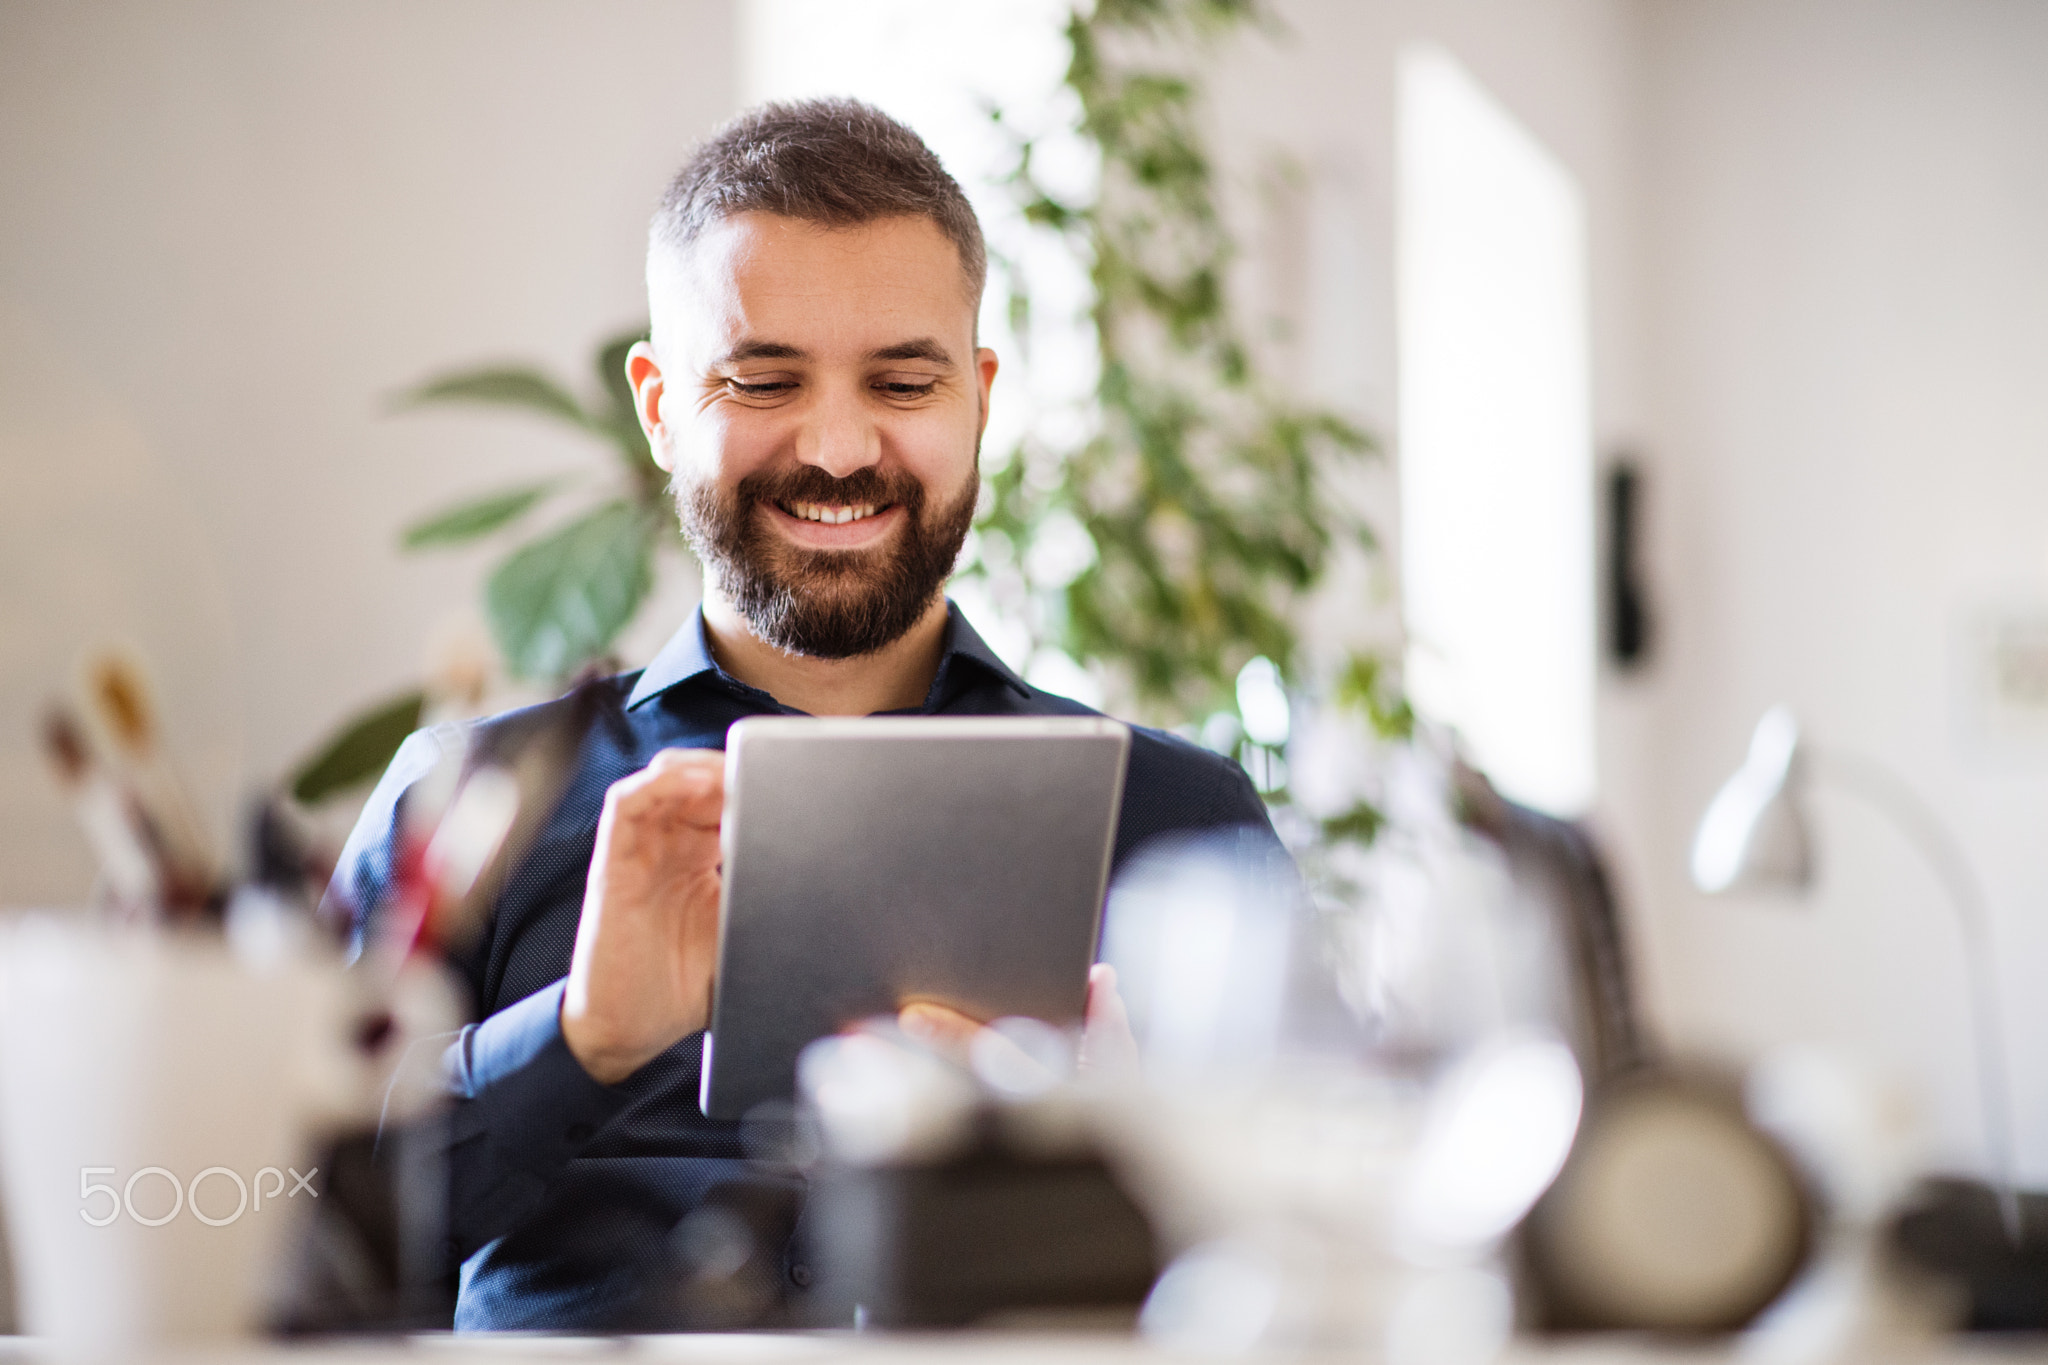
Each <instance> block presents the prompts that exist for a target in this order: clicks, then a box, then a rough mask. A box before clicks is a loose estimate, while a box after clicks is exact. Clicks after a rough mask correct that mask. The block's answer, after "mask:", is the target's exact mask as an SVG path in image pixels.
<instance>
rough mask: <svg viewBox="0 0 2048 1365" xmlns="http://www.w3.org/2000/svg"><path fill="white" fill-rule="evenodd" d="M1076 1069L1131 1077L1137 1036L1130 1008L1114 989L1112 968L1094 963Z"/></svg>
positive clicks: (1135, 1055) (1089, 971)
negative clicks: (1132, 1024) (1078, 1067)
mask: <svg viewBox="0 0 2048 1365" xmlns="http://www.w3.org/2000/svg"><path fill="white" fill-rule="evenodd" d="M1080 1069H1081V1070H1082V1071H1085V1072H1088V1073H1090V1074H1092V1075H1096V1076H1134V1075H1136V1074H1137V1072H1138V1039H1137V1037H1136V1035H1135V1034H1133V1033H1132V1032H1131V1015H1130V1011H1129V1010H1127V1009H1125V1008H1124V998H1123V996H1122V995H1121V994H1120V993H1119V992H1118V991H1117V988H1116V968H1114V967H1112V966H1110V965H1109V964H1108V963H1107V962H1098V963H1096V964H1095V965H1094V966H1093V967H1090V968H1089V969H1088V1012H1087V1022H1086V1024H1085V1025H1084V1026H1083V1028H1082V1031H1081V1057H1080Z"/></svg>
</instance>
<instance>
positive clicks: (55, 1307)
mask: <svg viewBox="0 0 2048 1365" xmlns="http://www.w3.org/2000/svg"><path fill="white" fill-rule="evenodd" d="M346 984H347V983H346V982H345V980H344V978H343V975H342V971H341V968H340V966H339V964H338V963H334V962H328V961H313V960H307V959H303V958H298V957H284V958H281V959H279V960H274V961H271V962H268V963H262V964H257V963H251V962H248V961H244V960H243V959H241V958H238V957H237V955H236V954H235V953H233V952H231V951H230V949H229V947H228V946H227V944H225V943H223V942H221V941H220V940H218V939H215V938H211V937H204V936H200V935H183V934H165V933H158V932H148V931H142V930H121V929H112V928H107V927H103V926H100V925H96V924H92V923H89V922H86V921H84V920H82V919H78V918H70V917H58V916H48V915H36V916H24V917H20V918H14V919H11V920H8V921H5V922H0V1177H4V1188H5V1194H6V1212H7V1224H8V1233H9V1241H10V1243H11V1247H12V1252H13V1259H14V1270H15V1283H16V1287H17V1294H18V1316H19V1318H20V1319H21V1323H22V1326H23V1328H24V1329H25V1330H27V1331H29V1332H31V1333H33V1334H35V1335H38V1336H42V1337H45V1338H48V1339H50V1340H51V1341H53V1342H55V1343H57V1344H58V1345H59V1346H61V1347H64V1348H68V1349H84V1350H88V1351H93V1350H121V1349H133V1348H136V1347H145V1346H151V1345H156V1344H162V1343H175V1342H191V1341H209V1340H214V1341H217V1340H222V1339H232V1338H235V1337H239V1336H246V1335H248V1334H251V1333H253V1332H255V1331H256V1330H258V1329H259V1328H260V1327H261V1325H262V1323H263V1320H264V1318H265V1315H266V1312H267V1309H268V1306H269V1303H270V1301H271V1298H272V1296H273V1295H274V1293H275V1292H276V1291H277V1290H278V1288H280V1285H279V1280H280V1277H281V1275H282V1274H283V1273H284V1270H283V1268H284V1267H285V1266H287V1265H288V1264H289V1260H290V1258H289V1255H288V1252H289V1249H290V1248H291V1247H292V1245H293V1242H294V1234H295V1232H296V1231H297V1229H298V1227H299V1225H300V1224H301V1222H302V1221H303V1220H304V1218H305V1217H306V1216H307V1215H308V1214H309V1212H310V1207H309V1206H311V1205H312V1203H313V1201H314V1200H315V1199H317V1198H318V1194H317V1190H318V1181H317V1174H316V1172H315V1171H314V1170H312V1169H311V1167H312V1165H313V1163H312V1162H311V1161H310V1160H309V1154H310V1153H312V1152H313V1151H314V1150H315V1147H314V1136H315V1130H316V1128H317V1127H318V1126H319V1125H320V1123H321V1122H322V1121H323V1120H325V1119H327V1118H330V1117H332V1116H335V1115H336V1114H337V1112H338V1111H339V1110H340V1109H341V1108H342V1107H343V1106H345V1105H346V1104H348V1102H349V1101H350V1099H351V1098H352V1095H351V1093H350V1092H351V1089H352V1087H353V1086H354V1084H355V1082H356V1078H355V1077H354V1076H353V1075H351V1073H350V1071H349V1067H350V1066H351V1061H352V1059H351V1057H350V1055H349V1050H348V1046H347V1041H346V1036H345V1021H346V1019H347V1017H348V1010H347V1001H348V996H347V992H346V989H345V987H346Z"/></svg>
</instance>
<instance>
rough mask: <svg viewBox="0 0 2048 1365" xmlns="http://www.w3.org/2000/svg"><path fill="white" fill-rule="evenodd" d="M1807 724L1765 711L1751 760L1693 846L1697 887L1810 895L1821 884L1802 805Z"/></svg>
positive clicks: (1712, 807)
mask: <svg viewBox="0 0 2048 1365" xmlns="http://www.w3.org/2000/svg"><path fill="white" fill-rule="evenodd" d="M1804 767H1805V765H1804V761H1803V755H1802V752H1801V747H1800V741H1799V722H1798V721H1797V720H1795V719H1794V718H1793V715H1792V712H1791V711H1790V710H1788V709H1787V708H1785V707H1783V706H1774V707H1772V708H1771V709H1770V710H1768V711H1766V712H1764V714H1763V718H1762V719H1761V720H1759V721H1758V722H1757V723H1756V733H1755V734H1754V735H1752V736H1751V737H1750V741H1749V757H1748V758H1747V759H1745V760H1744V761H1743V764H1742V766H1741V767H1740V768H1739V769H1737V770H1736V772H1735V775H1734V776H1733V777H1730V778H1729V779H1728V780H1727V781H1726V782H1725V783H1723V784H1722V785H1721V790H1720V791H1718V792H1716V793H1714V799H1713V801H1712V803H1711V804H1709V805H1708V806H1707V813H1706V814H1705V815H1703V816H1701V817H1700V827H1699V832H1698V833H1697V834H1695V835H1694V836H1693V842H1692V880H1693V885H1695V886H1697V887H1698V888H1699V889H1700V890H1702V891H1705V892H1709V893H1718V892H1722V891H1731V890H1735V889H1737V888H1739V887H1749V888H1764V887H1775V888H1779V889H1782V890H1788V891H1803V890H1805V889H1806V888H1807V886H1809V885H1810V884H1811V883H1812V881H1813V839H1812V836H1811V834H1810V833H1809V832H1808V829H1807V823H1806V815H1805V812H1804V811H1803V810H1802V809H1801V807H1800V804H1799V797H1800V794H1801V789H1802V787H1803V785H1804V778H1805V772H1804Z"/></svg>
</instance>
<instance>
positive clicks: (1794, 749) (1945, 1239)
mask: <svg viewBox="0 0 2048 1365" xmlns="http://www.w3.org/2000/svg"><path fill="white" fill-rule="evenodd" d="M1816 780H1818V781H1823V782H1825V783H1826V784H1827V785H1829V786H1831V787H1835V788H1839V789H1841V790H1845V791H1848V792H1850V793H1852V794H1854V795H1856V796H1860V797H1862V798H1863V800H1864V801H1865V802H1866V803H1868V804H1869V805H1870V806H1872V807H1873V808H1875V809H1876V810H1877V811H1878V813H1879V814H1881V815H1883V816H1884V817H1886V819H1887V820H1888V821H1889V822H1890V823H1891V824H1892V826H1893V827H1894V828H1895V829H1897V830H1898V831H1899V833H1900V834H1901V835H1902V836H1904V838H1905V839H1906V841H1907V842H1908V843H1910V844H1912V845H1913V847H1914V848H1915V849H1916V850H1918V851H1919V853H1920V854H1921V856H1922V857H1924V858H1925V859H1926V861H1927V864H1928V866H1929V868H1930V869H1931V870H1932V871H1933V873H1934V874H1935V876H1936V878H1937V879H1938V880H1939V881H1940V882H1941V885H1942V889H1943V890H1944V891H1945V892H1946V893H1947V895H1948V898H1949V901H1950V905H1951V908H1952V909H1953V910H1954V912H1955V915H1956V924H1957V927H1958V929H1959V931H1960V933H1961V937H1962V946H1963V953H1964V961H1965V964H1966V966H1967V969H1968V972H1969V985H1970V1022H1971V1026H1972V1030H1973V1041H1974V1043H1975V1046H1976V1057H1975V1062H1976V1069H1977V1088H1978V1097H1979V1101H1980V1103H1981V1105H1982V1114H1983V1127H1984V1144H1985V1147H1986V1149H1987V1151H1988V1153H1989V1156H1990V1166H1991V1173H1992V1187H1991V1189H1992V1197H1993V1200H1994V1203H1995V1206H1996V1207H1997V1209H1998V1212H1999V1230H2000V1240H2001V1242H2002V1246H2001V1247H2000V1248H1999V1249H1998V1250H1997V1251H1993V1250H1991V1249H1988V1248H1987V1249H1984V1250H1983V1251H1982V1254H1978V1253H1964V1252H1962V1251H1961V1250H1960V1249H1958V1250H1956V1251H1955V1252H1954V1253H1953V1254H1952V1255H1951V1256H1950V1258H1949V1263H1948V1264H1947V1265H1946V1266H1945V1267H1944V1268H1945V1269H1948V1270H1950V1271H1951V1272H1953V1273H1955V1274H1957V1275H1959V1276H1961V1277H1963V1278H1964V1279H1965V1280H1966V1281H1968V1282H1969V1283H1970V1285H1971V1293H1972V1297H1973V1299H1975V1298H1977V1297H1978V1296H1979V1293H1980V1290H1979V1287H1978V1285H1977V1284H1976V1282H1975V1281H1974V1279H1972V1277H1971V1270H1972V1268H1973V1267H1981V1266H1989V1265H1993V1264H1999V1265H2003V1264H2004V1262H2005V1261H2006V1260H2008V1259H2010V1258H2011V1257H2012V1256H2015V1255H2023V1253H2024V1250H2025V1247H2026V1232H2027V1229H2026V1227H2025V1225H2024V1221H2023V1219H2022V1216H2021V1207H2020V1193H2019V1188H2018V1175H2017V1168H2016V1165H2015V1160H2016V1158H2015V1153H2014V1136H2013V1120H2012V1098H2011V1083H2010V1076H2009V1074H2008V1072H2007V1055H2006V1042H2005V1033H2004V1022H2003V1019H2004V1015H2003V1011H2002V1009H2001V1008H2000V1001H1999V992H1998V973H1997V964H1996V958H1995V949H1994V945H1993V943H1992V938H1991V921H1990V913H1989V907H1988V905H1987V903H1986V900H1985V896H1984V892H1983V888H1982V886H1981V884H1980V883H1979V881H1978V879H1977V876H1976V873H1975V871H1974V869H1973V868H1972V867H1971V865H1970V862H1969V859H1968V858H1967V857H1965V856H1964V854H1963V852H1962V849H1961V846H1960V845H1959V844H1958V843H1957V841H1956V839H1955V836H1954V835H1953V834H1952V833H1950V831H1949V829H1948V827H1947V826H1946V825H1945V824H1943V823H1942V821H1941V819H1940V818H1939V817H1938V816H1937V815H1936V814H1935V813H1934V811H1933V810H1932V809H1931V808H1929V807H1928V806H1927V805H1926V804H1925V803H1924V802H1923V801H1921V800H1920V798H1919V797H1918V796H1917V795H1916V794H1915V793H1914V792H1913V790H1912V788H1911V787H1910V786H1909V785H1907V783H1905V782H1904V781H1903V780H1902V779H1900V778H1899V777H1897V776H1896V775H1895V774H1893V773H1891V772H1890V771H1888V770H1887V769H1885V768H1883V767H1882V766H1880V765H1878V764H1876V763H1873V762H1871V761H1870V760H1868V759H1864V758H1861V757H1858V756H1855V755H1849V754H1843V753H1839V752H1836V751H1833V750H1816V749H1815V748H1813V747H1812V746H1810V745H1809V744H1807V743H1806V742H1805V740H1804V738H1803V736H1802V735H1801V734H1800V731H1799V725H1798V722H1797V721H1796V720H1795V719H1794V718H1793V715H1792V713H1791V712H1790V711H1789V710H1788V709H1786V708H1784V707H1774V708H1772V709H1771V710H1770V711H1767V712H1765V714H1764V716H1763V718H1762V719H1761V720H1759V721H1758V722H1757V727H1756V732H1755V734H1754V736H1753V737H1752V738H1751V741H1750V748H1749V756H1748V758H1747V759H1746V760H1745V761H1744V763H1743V765H1742V767H1741V768H1739V769H1738V770H1737V771H1736V772H1735V774H1734V775H1733V776H1732V777H1730V778H1729V779H1728V781H1727V782H1726V783H1725V784H1724V785H1723V786H1722V787H1721V790H1720V791H1719V792H1717V793H1716V794H1715V796H1714V799H1713V801H1712V803H1711V804H1709V805H1708V807H1707V810H1706V813H1705V815H1703V816H1702V817H1701V819H1700V826H1699V832H1698V834H1697V835H1696V836H1695V838H1694V841H1693V848H1692V877H1693V882H1694V884H1695V885H1697V886H1698V887H1699V889H1700V890H1702V891H1705V892H1708V893H1709V894H1715V893H1722V892H1729V891H1736V890H1751V889H1777V890H1782V891H1789V892H1792V893H1794V894H1803V893H1804V892H1806V891H1807V890H1808V889H1809V888H1810V887H1811V886H1812V884H1813V879H1814V860H1813V845H1814V839H1813V835H1812V832H1811V822H1810V820H1809V818H1808V816H1807V814H1806V809H1805V802H1804V798H1805V796H1806V793H1807V790H1808V788H1809V786H1810V785H1811V784H1813V783H1814V782H1815V781H1816ZM1939 1202H1941V1203H1943V1204H1945V1205H1946V1206H1947V1207H1950V1208H1952V1209H1953V1208H1958V1207H1961V1206H1962V1204H1967V1203H1968V1201H1962V1204H1958V1202H1957V1201H1955V1200H1954V1199H1947V1200H1942V1201H1939ZM1945 1226H1946V1228H1947V1231H1946V1232H1945V1233H1944V1234H1943V1236H1942V1238H1940V1239H1937V1240H1940V1241H1941V1242H1942V1244H1943V1245H1950V1246H1957V1247H1959V1239H1965V1238H1967V1237H1968V1236H1969V1235H1970V1233H1971V1231H1972V1230H1979V1231H1981V1229H1980V1228H1979V1225H1978V1224H1977V1223H1976V1222H1975V1221H1974V1220H1972V1219H1970V1218H1968V1217H1966V1216H1965V1217H1959V1218H1956V1219H1953V1220H1951V1221H1950V1222H1949V1223H1948V1224H1946V1225H1945ZM2001 1273H2002V1272H2001ZM1983 1292H1990V1293H1994V1294H1995V1295H1997V1296H1998V1297H2000V1298H2001V1299H2002V1300H2003V1301H2005V1302H2006V1303H2007V1305H2008V1307H2007V1308H2006V1309H2004V1310H2001V1312H2000V1314H1999V1316H2000V1317H2001V1319H2005V1318H2009V1317H2010V1315H2011V1310H2010V1296H2009V1295H2007V1294H2004V1293H2003V1292H2002V1291H1997V1290H1994V1289H1991V1288H1990V1287H1989V1286H1988V1285H1987V1286H1986V1287H1985V1289H1984V1291H1983ZM2034 1313H2035V1316H2034V1318H2033V1319H2032V1323H2031V1325H2033V1326H2036V1327H2048V1284H2043V1285H2042V1286H2041V1287H2040V1289H2039V1290H2038V1292H2037V1298H2036V1307H2035V1309H2034Z"/></svg>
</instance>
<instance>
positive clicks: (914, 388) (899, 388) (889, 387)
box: [875, 379, 939, 398]
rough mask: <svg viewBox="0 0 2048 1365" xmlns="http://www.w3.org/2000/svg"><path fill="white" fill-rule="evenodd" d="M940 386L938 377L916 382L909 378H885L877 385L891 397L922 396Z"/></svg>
mask: <svg viewBox="0 0 2048 1365" xmlns="http://www.w3.org/2000/svg"><path fill="white" fill-rule="evenodd" d="M938 386H939V381H938V380H936V379H927V380H924V381H923V382H921V383H920V382H915V381H912V380H908V379H884V380H882V381H880V382H879V383H877V384H876V385H875V387H876V388H877V389H880V390H881V391H882V392H883V393H886V394H888V395H889V396H890V397H891V398H922V397H924V396H925V395H926V394H928V393H930V392H931V391H932V390H933V389H935V388H937V387H938Z"/></svg>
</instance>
